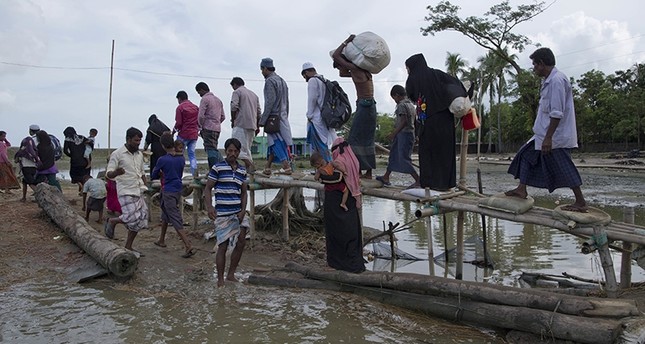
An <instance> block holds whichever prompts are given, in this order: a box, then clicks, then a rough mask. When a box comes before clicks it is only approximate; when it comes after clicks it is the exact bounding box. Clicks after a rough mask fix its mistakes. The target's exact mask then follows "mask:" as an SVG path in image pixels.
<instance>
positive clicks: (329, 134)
mask: <svg viewBox="0 0 645 344" xmlns="http://www.w3.org/2000/svg"><path fill="white" fill-rule="evenodd" d="M301 74H302V77H303V78H305V81H306V82H307V143H309V144H310V145H311V146H312V147H313V150H314V151H316V152H318V153H320V155H321V156H322V157H323V159H325V161H326V162H331V160H332V159H331V152H330V151H329V147H331V145H332V144H333V143H334V140H336V138H337V137H338V136H337V135H336V130H335V129H333V128H328V127H327V125H326V124H325V122H324V121H323V119H322V115H321V111H322V107H323V103H324V101H325V92H326V87H325V83H324V82H323V81H322V80H321V78H322V77H323V76H322V75H319V74H318V73H317V72H316V68H315V67H314V65H313V64H312V63H311V62H305V63H304V64H303V65H302V72H301Z"/></svg>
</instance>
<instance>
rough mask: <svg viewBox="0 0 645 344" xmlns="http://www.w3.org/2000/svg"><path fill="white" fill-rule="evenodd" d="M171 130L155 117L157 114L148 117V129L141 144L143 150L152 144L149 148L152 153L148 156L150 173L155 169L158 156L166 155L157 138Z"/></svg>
mask: <svg viewBox="0 0 645 344" xmlns="http://www.w3.org/2000/svg"><path fill="white" fill-rule="evenodd" d="M165 132H171V131H170V128H168V126H167V125H166V124H164V122H162V121H161V120H160V119H158V118H157V115H155V114H152V115H151V116H150V117H149V118H148V130H147V131H146V143H145V145H144V146H143V150H147V149H148V146H152V147H151V148H150V150H151V151H152V155H151V156H150V173H152V170H154V169H155V166H156V165H157V160H158V159H159V157H161V156H164V155H166V150H165V149H164V148H163V146H162V145H161V142H159V138H160V137H161V135H163V133H165Z"/></svg>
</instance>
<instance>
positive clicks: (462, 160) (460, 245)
mask: <svg viewBox="0 0 645 344" xmlns="http://www.w3.org/2000/svg"><path fill="white" fill-rule="evenodd" d="M460 147H461V148H460V150H459V187H461V188H465V187H466V157H467V156H468V131H467V130H464V129H462V130H461V146H460ZM456 239H457V252H456V253H457V259H456V260H457V261H456V262H455V264H456V268H455V278H456V279H458V280H460V279H462V278H463V275H464V212H463V211H459V212H458V213H457V238H456Z"/></svg>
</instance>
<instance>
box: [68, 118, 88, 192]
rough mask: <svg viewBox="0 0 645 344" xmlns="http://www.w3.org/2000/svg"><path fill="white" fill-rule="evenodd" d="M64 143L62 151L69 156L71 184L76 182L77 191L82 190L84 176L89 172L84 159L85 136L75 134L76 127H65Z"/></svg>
mask: <svg viewBox="0 0 645 344" xmlns="http://www.w3.org/2000/svg"><path fill="white" fill-rule="evenodd" d="M63 135H64V136H65V143H64V144H63V153H65V155H67V156H68V157H69V176H70V178H71V179H72V184H78V192H79V193H80V192H81V191H82V190H83V181H84V180H85V176H86V175H89V174H90V170H91V168H90V167H89V166H88V163H87V160H86V159H85V136H83V135H78V134H76V129H74V128H73V127H67V128H65V130H63Z"/></svg>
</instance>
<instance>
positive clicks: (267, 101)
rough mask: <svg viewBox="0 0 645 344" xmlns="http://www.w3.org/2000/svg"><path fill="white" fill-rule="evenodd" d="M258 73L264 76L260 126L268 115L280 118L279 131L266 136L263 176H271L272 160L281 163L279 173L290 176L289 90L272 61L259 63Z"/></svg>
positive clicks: (267, 59) (291, 140) (266, 59)
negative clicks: (265, 160)
mask: <svg viewBox="0 0 645 344" xmlns="http://www.w3.org/2000/svg"><path fill="white" fill-rule="evenodd" d="M260 71H261V72H262V75H263V76H264V79H265V80H264V111H263V112H262V116H261V117H260V125H261V126H264V125H265V124H266V122H267V119H268V118H269V115H278V117H280V130H279V131H278V132H277V133H271V134H269V133H268V134H267V144H268V145H269V149H268V152H267V153H268V157H267V165H266V168H265V169H264V171H263V173H264V174H271V163H272V162H273V160H274V159H276V160H278V161H279V162H281V163H282V169H281V170H280V173H283V174H291V172H292V170H291V167H290V166H289V161H290V154H289V148H288V147H289V146H291V145H293V139H292V137H291V125H290V124H289V88H288V87H287V83H286V82H285V81H284V79H282V78H281V77H280V76H279V75H278V74H276V72H275V67H274V66H273V60H272V59H271V58H269V57H265V58H263V59H262V61H261V62H260Z"/></svg>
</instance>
